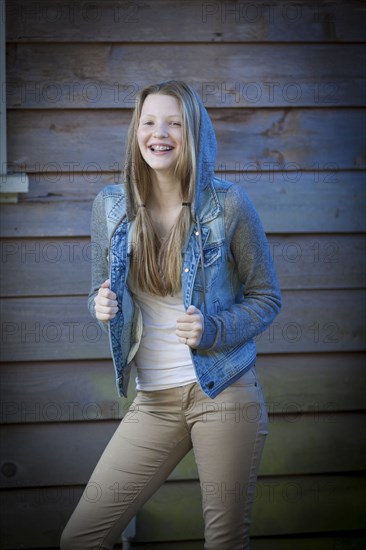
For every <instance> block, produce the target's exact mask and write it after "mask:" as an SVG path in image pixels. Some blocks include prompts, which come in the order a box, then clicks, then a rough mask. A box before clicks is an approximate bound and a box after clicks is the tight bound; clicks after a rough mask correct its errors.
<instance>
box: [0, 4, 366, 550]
mask: <svg viewBox="0 0 366 550" xmlns="http://www.w3.org/2000/svg"><path fill="white" fill-rule="evenodd" d="M6 4H7V28H8V35H7V41H8V43H7V56H8V90H7V91H8V107H9V110H8V140H9V141H8V147H9V162H10V163H11V166H12V168H14V169H15V170H22V171H26V172H27V173H28V174H29V176H30V190H29V193H27V194H24V195H22V196H21V198H20V200H19V203H18V204H14V205H7V206H3V208H2V215H1V228H2V272H3V278H2V287H1V292H2V305H1V307H2V327H1V328H2V353H1V358H2V364H1V393H2V409H1V413H2V414H1V426H0V429H1V441H2V453H1V466H0V477H1V483H2V488H3V491H2V497H3V502H4V507H3V511H2V514H3V517H2V526H3V528H2V535H1V537H2V539H1V544H2V546H1V547H2V548H4V549H9V550H10V549H15V548H46V547H48V548H51V547H52V548H56V547H57V545H58V540H59V536H60V533H61V530H62V528H63V526H64V525H65V523H66V521H67V519H68V517H69V515H70V514H71V512H72V510H73V508H74V506H75V504H76V502H77V499H78V497H79V495H80V493H81V490H82V487H83V485H84V484H85V483H86V482H87V480H88V477H89V474H90V473H91V470H92V469H93V467H94V465H95V463H96V461H97V459H98V456H99V455H100V453H101V451H102V449H103V447H104V445H105V444H106V442H107V441H108V439H109V437H110V436H111V434H112V432H113V431H114V429H115V428H116V426H117V423H118V421H119V420H118V419H119V418H120V417H121V416H122V415H123V414H124V413H125V411H126V408H127V406H128V403H129V402H130V401H131V399H132V396H133V394H132V393H131V396H130V397H129V399H128V400H120V399H118V398H117V395H116V392H115V386H114V375H113V369H112V365H111V361H110V358H109V351H108V345H107V340H106V338H105V336H102V335H101V334H100V332H98V330H97V329H96V325H95V323H94V322H93V320H92V319H91V318H90V317H89V313H88V311H87V307H86V296H87V293H88V290H89V284H90V261H89V258H90V246H89V223H90V212H91V203H92V199H93V197H94V196H95V195H96V193H97V192H98V190H99V189H101V188H102V187H103V186H104V185H106V184H108V183H113V182H117V181H118V179H119V171H120V169H121V166H122V162H123V151H124V147H125V143H126V131H127V126H128V123H129V120H130V116H131V108H132V107H133V102H134V98H135V95H136V91H137V90H138V89H140V88H141V86H143V85H145V84H147V83H150V82H154V81H159V80H162V79H168V78H174V77H175V78H180V79H185V80H187V81H188V82H190V83H191V84H192V85H194V86H195V87H196V89H197V90H198V92H199V93H200V94H201V96H202V97H203V99H204V102H205V104H206V106H207V107H208V109H209V113H210V115H211V117H212V120H213V123H214V126H215V129H216V132H217V138H218V143H219V153H218V161H217V171H218V172H219V173H221V174H222V175H223V176H224V177H226V178H228V179H233V180H235V181H238V182H239V183H240V185H242V186H243V187H244V188H245V189H247V191H248V193H249V194H250V196H251V197H252V198H253V200H254V202H255V204H256V206H257V209H258V211H259V213H260V216H261V218H262V220H263V223H264V226H265V229H266V231H267V234H268V236H269V240H270V244H271V252H272V253H273V254H274V258H275V262H276V266H277V270H278V274H279V279H280V282H281V287H282V290H283V297H284V307H283V311H282V312H281V314H280V316H279V317H278V318H277V319H276V321H275V323H274V325H273V326H272V327H271V328H270V329H269V330H268V331H267V332H266V333H264V334H263V335H262V336H261V337H260V338H259V339H258V349H259V360H258V371H259V375H260V378H261V381H262V384H263V388H264V391H265V397H266V401H267V404H268V410H269V412H270V435H269V437H268V443H267V446H266V449H265V453H264V458H263V463H262V467H261V471H260V480H259V485H258V491H257V497H256V500H255V508H254V522H253V528H252V535H253V545H252V547H253V550H274V549H276V550H279V549H280V550H286V549H291V550H292V549H296V550H301V549H308V548H310V547H311V548H314V549H319V550H320V549H322V550H323V549H330V548H337V549H339V548H347V549H348V548H350V549H356V548H357V549H358V548H361V546H362V544H363V543H364V531H363V530H364V529H365V517H366V516H365V506H364V502H365V492H364V486H365V476H364V468H365V438H364V436H365V375H364V366H365V354H364V336H365V334H364V329H365V325H364V321H365V313H364V303H365V294H364V287H365V240H364V231H365V182H364V174H365V167H366V150H365V110H364V109H363V104H364V100H365V72H364V68H365V50H364V49H362V45H361V42H362V41H364V40H365V34H364V23H363V22H364V18H365V5H364V3H363V2H361V1H354V0H352V1H350V2H345V1H341V0H336V1H334V2H328V1H317V2H313V1H309V2H301V1H298V2H297V1H295V2H287V1H285V0H278V1H275V2H272V3H271V2H264V1H263V2H261V1H259V2H257V1H256V2H247V1H241V2H235V1H232V0H229V1H226V2H220V1H217V2H216V1H214V2H205V1H196V0H194V1H191V0H188V1H185V2H168V1H167V0H166V1H164V0H154V2H149V1H144V2H142V1H136V2H121V1H119V0H106V1H104V2H102V1H101V0H100V1H96V2H87V1H81V0H77V1H75V2H71V1H66V2H60V1H56V0H55V1H52V0H28V1H25V0H13V1H11V0H9V1H7V2H6ZM202 538H203V530H202V520H201V514H200V495H199V483H198V479H197V471H196V468H195V465H194V462H193V459H192V455H191V454H190V455H188V456H187V457H186V458H185V459H184V460H183V461H182V463H181V464H180V465H179V466H178V467H177V468H176V469H175V471H174V472H173V474H172V475H171V477H170V478H169V480H168V481H167V482H166V483H165V484H164V486H163V487H162V488H161V490H159V491H158V493H157V494H156V495H155V496H154V497H153V499H152V500H151V501H150V502H149V503H148V504H147V505H146V506H145V508H144V509H143V510H142V511H141V513H140V514H139V516H138V518H137V536H136V543H143V542H150V543H151V545H148V546H146V547H145V546H144V548H154V549H158V548H159V549H160V548H163V549H164V548H166V549H167V550H169V549H173V548H174V549H176V550H178V549H183V548H184V549H188V548H190V549H191V550H197V549H201V548H202ZM169 541H170V542H169ZM362 547H363V546H362Z"/></svg>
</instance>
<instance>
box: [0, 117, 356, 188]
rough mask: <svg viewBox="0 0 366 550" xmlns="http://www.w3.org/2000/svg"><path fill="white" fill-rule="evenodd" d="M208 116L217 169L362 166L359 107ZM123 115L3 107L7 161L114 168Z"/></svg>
mask: <svg viewBox="0 0 366 550" xmlns="http://www.w3.org/2000/svg"><path fill="white" fill-rule="evenodd" d="M210 116H211V119H212V122H213V125H214V127H215V130H216V135H217V140H218V144H219V149H218V156H217V162H216V163H215V166H214V167H215V169H217V170H220V171H221V172H228V171H237V172H244V173H245V172H246V171H247V170H250V171H255V172H257V171H262V170H265V171H269V172H270V173H273V172H274V171H283V170H285V171H288V170H292V171H295V172H296V173H295V175H290V176H289V181H290V182H291V181H295V182H296V181H297V180H298V179H299V173H301V172H302V171H303V170H315V171H319V170H325V171H327V173H329V172H330V173H331V174H334V172H337V171H338V170H347V169H352V170H357V169H364V168H365V167H366V153H365V149H364V128H365V125H366V110H362V109H303V110H300V109H284V110H279V109H210ZM130 119H131V113H130V112H127V111H124V110H118V111H112V110H98V109H96V110H88V111H84V112H82V111H80V110H75V112H74V111H72V110H66V111H63V110H59V111H51V110H45V111H42V113H40V112H38V111H36V110H22V111H16V110H11V111H9V112H8V137H9V143H8V158H9V163H10V164H11V166H12V167H13V169H14V170H15V171H19V170H20V171H22V172H30V173H45V174H47V173H48V172H49V171H52V172H56V173H59V174H60V173H61V172H63V171H64V172H67V173H69V172H70V171H71V172H75V171H77V172H81V173H85V174H88V172H90V171H92V172H93V173H95V172H96V173H97V174H98V173H102V172H106V171H110V172H114V173H115V172H119V171H121V169H122V166H123V154H124V150H125V146H126V139H127V129H128V125H129V123H130ZM101 144H103V146H102V147H101ZM258 179H259V178H258V176H257V177H256V178H255V179H254V181H256V182H258ZM334 179H335V178H334V177H333V180H331V181H334Z"/></svg>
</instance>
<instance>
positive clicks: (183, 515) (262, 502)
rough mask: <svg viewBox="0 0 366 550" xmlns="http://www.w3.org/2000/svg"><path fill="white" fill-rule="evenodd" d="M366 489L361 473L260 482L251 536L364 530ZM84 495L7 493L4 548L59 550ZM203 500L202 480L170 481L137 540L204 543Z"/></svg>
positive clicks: (144, 515)
mask: <svg viewBox="0 0 366 550" xmlns="http://www.w3.org/2000/svg"><path fill="white" fill-rule="evenodd" d="M364 490H365V478H364V477H363V476H361V475H357V476H349V475H338V476H336V475H329V476H325V477H322V476H306V477H299V476H294V477H292V476H288V477H285V478H281V477H279V478H260V479H259V482H258V485H257V492H256V498H255V502H254V509H253V524H252V529H251V535H252V536H253V537H256V536H270V535H276V536H281V535H282V536H283V535H287V534H290V535H292V537H293V536H294V535H296V534H298V535H302V534H303V533H304V532H305V533H308V534H311V533H312V534H313V536H314V534H316V533H326V532H327V531H328V532H330V533H332V534H333V537H334V536H335V535H334V533H335V532H337V531H340V532H342V531H346V530H350V531H352V530H357V529H362V528H363V527H364V516H365V512H366V510H365V500H364ZM81 492H82V488H80V487H65V488H61V487H53V488H42V487H40V488H37V489H19V490H9V491H6V492H3V502H4V506H3V507H2V512H1V513H2V518H1V520H2V525H3V526H4V528H3V534H2V541H3V544H4V547H5V548H7V549H8V550H11V549H16V548H21V547H24V546H26V547H30V546H31V547H33V548H43V547H47V546H49V547H51V546H57V545H58V543H59V538H60V535H61V532H62V529H63V527H64V526H65V525H66V522H67V520H68V518H69V516H70V515H71V513H72V511H73V509H74V507H75V506H76V504H77V502H78V500H79V498H80V496H81ZM232 496H233V495H232ZM227 497H228V498H230V495H227ZM224 498H226V495H224ZM200 501H201V495H200V487H199V483H198V481H192V482H186V483H184V484H182V483H180V482H179V481H176V482H174V481H170V482H168V483H165V484H164V485H163V486H162V487H161V489H159V491H158V492H157V493H156V494H155V495H154V497H153V498H152V499H151V500H150V501H149V502H148V503H147V504H146V505H145V507H144V508H143V510H142V511H141V512H140V514H139V515H138V518H137V536H136V539H135V540H136V541H140V542H153V541H156V542H158V541H179V540H183V541H184V540H199V539H203V521H202V516H201V502H200ZM314 507H316V514H315V513H314ZM345 509H346V510H347V512H348V513H347V514H345V513H344V511H345ZM304 518H305V520H306V521H305V522H304ZM19 525H22V529H19ZM29 541H30V544H29Z"/></svg>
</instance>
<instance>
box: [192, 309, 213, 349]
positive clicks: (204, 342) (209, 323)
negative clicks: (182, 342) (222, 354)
mask: <svg viewBox="0 0 366 550" xmlns="http://www.w3.org/2000/svg"><path fill="white" fill-rule="evenodd" d="M204 323H205V325H204V329H203V334H202V338H201V341H200V343H199V344H198V346H197V349H199V350H208V349H210V348H212V347H213V345H214V343H215V340H216V333H217V327H216V325H215V323H214V321H213V320H212V318H211V317H210V316H209V315H205V316H204Z"/></svg>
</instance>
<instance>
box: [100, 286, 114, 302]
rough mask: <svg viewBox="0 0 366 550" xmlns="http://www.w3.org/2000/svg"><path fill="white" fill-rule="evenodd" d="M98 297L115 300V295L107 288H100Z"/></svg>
mask: <svg viewBox="0 0 366 550" xmlns="http://www.w3.org/2000/svg"><path fill="white" fill-rule="evenodd" d="M98 294H99V296H103V297H104V298H108V299H109V300H116V299H117V295H116V293H115V292H113V290H109V288H102V287H100V289H99V291H98Z"/></svg>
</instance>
